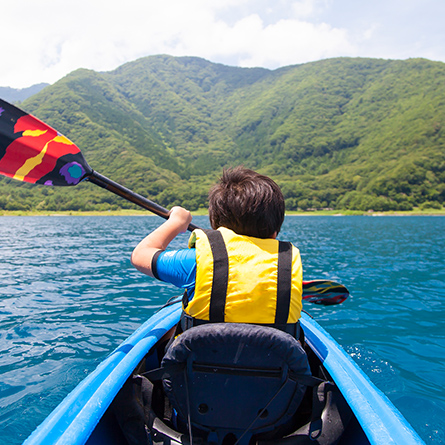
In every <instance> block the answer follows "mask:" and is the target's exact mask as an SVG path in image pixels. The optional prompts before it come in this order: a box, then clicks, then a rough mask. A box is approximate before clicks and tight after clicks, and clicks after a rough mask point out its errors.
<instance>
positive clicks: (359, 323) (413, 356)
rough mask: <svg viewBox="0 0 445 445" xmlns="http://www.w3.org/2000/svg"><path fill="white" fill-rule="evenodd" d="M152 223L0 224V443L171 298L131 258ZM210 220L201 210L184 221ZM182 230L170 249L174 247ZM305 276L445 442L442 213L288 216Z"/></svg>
mask: <svg viewBox="0 0 445 445" xmlns="http://www.w3.org/2000/svg"><path fill="white" fill-rule="evenodd" d="M161 221H162V220H161V219H159V218H158V217H152V216H147V217H145V216H144V217H143V216H137V217H113V216H109V217H57V216H51V217H49V216H48V217H1V218H0V444H2V445H3V444H7V445H15V444H21V443H22V442H23V441H24V440H25V439H26V437H27V436H28V435H29V434H30V433H31V432H32V431H33V430H34V429H35V428H36V427H37V425H39V424H40V422H41V421H43V419H44V418H45V417H46V416H47V415H48V414H49V413H50V412H51V411H52V410H53V409H54V408H55V407H56V406H57V404H58V403H59V402H60V401H61V400H62V399H63V398H64V397H65V396H66V395H67V394H68V393H69V392H70V391H71V390H72V389H73V388H74V387H75V386H76V385H77V384H78V383H79V382H80V381H81V380H82V379H83V378H84V377H85V376H86V375H87V374H88V373H90V372H91V371H92V370H93V369H94V368H95V367H96V366H97V365H98V364H99V363H100V362H101V361H102V360H103V359H104V358H105V357H106V356H107V355H108V354H109V353H110V352H111V351H113V350H114V349H115V348H116V347H117V346H118V345H119V343H120V342H121V341H122V340H124V339H125V338H126V337H127V336H128V335H129V334H130V333H131V332H133V331H134V330H135V329H136V328H137V327H139V326H140V324H141V323H143V322H144V321H145V320H146V319H147V318H148V317H150V316H151V315H152V314H153V313H154V311H155V310H156V309H157V308H159V307H160V306H161V305H162V304H163V303H164V302H165V301H167V299H168V298H170V297H172V296H175V295H178V294H179V292H178V291H177V290H176V289H175V288H173V287H171V286H169V285H165V284H162V283H159V282H156V281H155V280H153V279H151V278H148V277H146V276H144V275H142V274H141V273H139V272H137V271H136V270H135V269H133V268H132V266H131V265H130V261H129V258H130V254H131V251H132V249H133V247H134V246H135V245H136V244H137V243H138V242H139V241H140V239H142V238H143V237H144V236H145V235H146V234H147V233H148V232H149V231H151V230H152V229H153V228H155V227H156V226H157V225H158V224H159V223H160V222H161ZM194 222H195V223H196V224H197V225H201V226H203V227H208V220H207V218H206V217H197V218H195V219H194ZM187 237H188V235H186V234H184V235H181V236H180V237H178V239H176V240H175V241H174V242H173V243H172V247H173V248H176V247H184V246H185V245H186V242H187ZM279 238H280V239H283V240H285V239H286V240H290V241H292V242H293V243H294V244H295V245H297V246H298V247H299V248H300V250H301V254H302V259H303V268H304V277H305V279H306V280H311V279H317V278H329V279H332V280H337V281H340V282H341V283H343V284H345V285H346V286H347V287H348V288H349V290H350V292H351V294H352V297H351V298H350V299H349V300H347V301H346V302H344V303H343V304H341V305H338V306H332V307H322V306H315V305H310V304H305V310H307V311H308V312H309V313H310V314H311V315H312V316H313V317H314V318H315V319H316V320H317V321H318V322H319V323H320V324H321V325H322V326H323V327H324V328H325V329H327V331H328V332H329V333H330V334H331V335H332V336H333V337H334V338H336V339H337V341H339V343H340V344H341V345H343V347H344V348H345V349H346V351H347V352H348V353H349V354H351V356H352V357H353V358H354V360H356V361H357V363H358V364H359V366H360V367H361V368H362V369H363V370H364V371H365V372H366V374H367V375H368V376H369V377H370V378H371V380H372V381H373V382H374V383H375V384H376V385H377V387H379V388H380V389H381V390H382V391H383V392H384V393H385V394H387V396H388V397H389V398H390V400H391V401H392V402H393V403H394V404H395V405H396V407H397V408H398V409H399V410H400V411H401V412H402V414H403V415H404V416H405V417H406V418H407V420H408V421H409V422H410V423H411V424H412V425H413V426H414V428H415V429H416V430H417V432H418V433H419V434H420V436H421V437H422V438H423V439H424V440H425V442H426V443H445V395H444V390H443V387H444V383H445V305H444V299H445V271H444V269H445V267H444V266H445V217H420V216H417V217H370V216H348V217H343V216H339V217H334V216H332V217H314V216H289V217H286V220H285V223H284V225H283V229H282V232H281V233H280V237H279Z"/></svg>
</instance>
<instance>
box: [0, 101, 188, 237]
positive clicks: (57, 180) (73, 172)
mask: <svg viewBox="0 0 445 445" xmlns="http://www.w3.org/2000/svg"><path fill="white" fill-rule="evenodd" d="M0 173H1V174H3V175H5V176H8V177H10V178H13V179H18V180H19V181H24V182H29V183H32V184H44V185H50V186H51V185H52V186H72V185H77V184H79V183H80V182H81V181H84V180H87V181H89V182H92V183H93V184H96V185H98V186H99V187H102V188H104V189H106V190H109V191H110V192H112V193H114V194H116V195H119V196H121V197H122V198H124V199H126V200H127V201H130V202H133V203H134V204H137V205H139V206H140V207H143V208H144V209H146V210H149V211H151V212H153V213H154V214H156V215H158V216H161V217H162V218H165V219H168V215H169V211H168V210H167V209H166V208H164V207H162V206H160V205H159V204H156V203H155V202H153V201H150V200H149V199H147V198H144V197H143V196H141V195H138V194H137V193H134V192H132V191H131V190H129V189H127V188H126V187H124V186H122V185H120V184H118V183H117V182H114V181H112V180H111V179H109V178H107V177H105V176H103V175H101V174H99V173H98V172H96V171H94V170H93V169H92V168H91V167H90V166H89V165H88V163H87V161H86V160H85V158H84V157H83V155H82V153H81V152H80V150H79V148H78V147H77V146H76V145H75V144H73V143H72V142H71V141H70V140H69V139H67V138H66V137H65V136H63V135H61V134H60V133H58V132H57V131H56V130H54V129H53V128H51V127H50V126H49V125H47V124H45V123H44V122H42V121H40V120H39V119H37V118H36V117H34V116H32V115H31V114H28V113H26V112H25V111H23V110H21V109H19V108H17V107H16V106H14V105H11V104H10V103H8V102H6V101H4V100H2V99H0ZM196 228H197V227H196V226H195V225H194V224H190V225H189V227H188V230H190V231H193V230H194V229H196Z"/></svg>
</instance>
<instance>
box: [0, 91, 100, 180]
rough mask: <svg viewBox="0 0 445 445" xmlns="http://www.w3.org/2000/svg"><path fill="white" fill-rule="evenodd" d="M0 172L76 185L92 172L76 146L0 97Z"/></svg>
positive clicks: (16, 177) (9, 175) (7, 174)
mask: <svg viewBox="0 0 445 445" xmlns="http://www.w3.org/2000/svg"><path fill="white" fill-rule="evenodd" d="M0 173H1V174H2V175H5V176H8V177H10V178H13V179H17V180H19V181H25V182H30V183H32V184H44V185H62V186H64V185H76V184H78V183H79V182H80V181H81V180H82V179H84V178H85V177H86V176H88V175H89V174H91V173H92V169H91V167H90V166H89V165H88V164H87V162H86V161H85V158H84V157H83V155H82V153H81V152H80V150H79V148H78V147H77V146H76V145H74V144H73V143H72V142H71V141H70V140H69V139H67V138H66V137H65V136H62V135H61V134H60V133H58V132H57V131H56V130H54V129H53V128H51V127H50V126H49V125H47V124H45V123H43V122H42V121H40V120H39V119H37V118H36V117H34V116H32V115H30V114H28V113H26V112H25V111H23V110H20V109H19V108H17V107H15V106H14V105H11V104H10V103H8V102H5V101H4V100H2V99H0Z"/></svg>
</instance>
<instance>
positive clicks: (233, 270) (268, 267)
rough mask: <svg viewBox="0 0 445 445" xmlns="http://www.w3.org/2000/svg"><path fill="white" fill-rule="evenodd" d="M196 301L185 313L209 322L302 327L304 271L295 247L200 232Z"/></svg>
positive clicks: (194, 240) (194, 238) (225, 232)
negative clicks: (298, 324)
mask: <svg viewBox="0 0 445 445" xmlns="http://www.w3.org/2000/svg"><path fill="white" fill-rule="evenodd" d="M189 247H190V248H193V247H195V248H196V285H195V295H194V297H193V298H192V300H191V301H190V302H188V303H187V304H186V305H184V306H185V307H184V312H185V313H186V314H187V315H189V316H191V317H193V318H194V319H198V320H207V321H210V322H229V323H253V324H269V325H273V324H278V325H285V324H289V323H297V321H298V319H299V318H300V313H301V308H302V300H301V296H302V280H303V273H302V265H301V258H300V252H299V250H298V249H297V248H296V247H294V246H293V245H292V244H291V243H287V242H282V241H277V240H275V239H270V238H268V239H261V238H254V237H249V236H244V235H238V234H236V233H235V232H233V231H232V230H230V229H227V228H225V227H220V228H219V229H218V230H201V229H197V230H195V231H194V232H193V233H192V235H191V237H190V240H189Z"/></svg>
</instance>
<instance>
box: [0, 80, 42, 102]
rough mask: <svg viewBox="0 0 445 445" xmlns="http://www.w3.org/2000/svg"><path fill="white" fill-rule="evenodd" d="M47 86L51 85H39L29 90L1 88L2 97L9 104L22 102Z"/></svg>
mask: <svg viewBox="0 0 445 445" xmlns="http://www.w3.org/2000/svg"><path fill="white" fill-rule="evenodd" d="M47 86H49V83H39V84H36V85H32V86H30V87H28V88H10V87H0V97H1V98H2V99H4V100H6V101H8V102H22V101H24V100H26V99H28V98H29V97H31V96H33V95H34V94H37V93H39V92H40V91H42V90H43V88H45V87H47Z"/></svg>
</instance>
